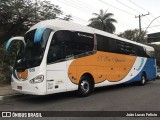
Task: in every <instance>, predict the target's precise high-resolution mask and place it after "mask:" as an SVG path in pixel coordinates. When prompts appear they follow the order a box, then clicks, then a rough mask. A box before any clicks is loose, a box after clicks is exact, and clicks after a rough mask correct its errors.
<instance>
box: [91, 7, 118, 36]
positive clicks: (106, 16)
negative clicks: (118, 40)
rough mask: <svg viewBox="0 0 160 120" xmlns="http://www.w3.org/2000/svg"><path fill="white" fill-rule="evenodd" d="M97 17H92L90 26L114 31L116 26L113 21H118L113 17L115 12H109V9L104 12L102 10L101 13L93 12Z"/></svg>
mask: <svg viewBox="0 0 160 120" xmlns="http://www.w3.org/2000/svg"><path fill="white" fill-rule="evenodd" d="M93 15H95V16H96V17H95V18H91V19H90V20H89V21H90V22H91V23H90V24H89V26H91V27H93V28H96V29H99V30H103V31H106V32H109V33H114V32H115V30H116V28H115V26H114V24H113V23H117V21H116V20H115V19H113V18H112V16H113V13H107V10H106V11H105V12H104V11H103V10H100V13H99V14H98V13H93Z"/></svg>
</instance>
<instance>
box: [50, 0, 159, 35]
mask: <svg viewBox="0 0 160 120" xmlns="http://www.w3.org/2000/svg"><path fill="white" fill-rule="evenodd" d="M51 3H53V4H55V5H58V6H59V7H60V8H61V10H62V11H63V12H64V13H65V14H71V15H72V20H73V22H76V23H79V24H82V25H88V24H89V19H90V18H93V17H95V16H94V15H93V13H99V10H100V9H103V10H104V11H105V10H107V12H109V13H113V14H114V16H113V18H114V19H116V20H117V23H114V25H115V27H116V32H115V34H119V33H121V32H124V31H125V30H128V29H135V28H137V29H139V19H138V18H135V16H138V15H142V14H143V15H145V14H148V12H149V15H146V16H143V17H141V26H142V30H146V28H147V26H148V25H149V24H150V23H151V21H152V20H153V19H154V18H156V17H158V16H160V0H51ZM147 31H148V33H155V32H160V18H158V19H156V20H154V22H153V23H152V24H151V25H150V27H149V28H148V30H147Z"/></svg>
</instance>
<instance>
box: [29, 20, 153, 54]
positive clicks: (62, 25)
mask: <svg viewBox="0 0 160 120" xmlns="http://www.w3.org/2000/svg"><path fill="white" fill-rule="evenodd" d="M39 27H45V28H50V29H53V30H55V31H57V30H71V31H81V32H87V33H92V34H100V35H104V36H107V37H111V38H114V39H117V40H121V41H125V42H129V43H132V44H136V45H139V46H142V47H144V48H146V49H147V50H149V51H154V48H153V47H151V46H147V45H144V44H141V43H138V42H135V41H131V40H128V39H125V38H121V37H118V36H117V35H114V34H111V33H108V32H104V31H101V30H98V29H95V28H92V27H88V26H84V25H80V24H77V23H74V22H69V21H64V20H58V19H51V20H45V21H41V22H39V23H37V24H35V25H34V26H32V27H31V28H30V29H29V30H28V31H31V30H33V29H36V28H39ZM28 31H27V32H28Z"/></svg>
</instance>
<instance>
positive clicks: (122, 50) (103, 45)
mask: <svg viewBox="0 0 160 120" xmlns="http://www.w3.org/2000/svg"><path fill="white" fill-rule="evenodd" d="M96 38H97V50H98V51H104V52H112V53H119V54H125V55H134V56H140V57H152V58H154V54H155V53H154V51H149V50H146V49H145V48H144V47H142V46H138V45H135V44H132V43H129V42H125V41H121V40H116V39H114V38H109V37H106V36H102V35H96Z"/></svg>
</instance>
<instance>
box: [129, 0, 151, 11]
mask: <svg viewBox="0 0 160 120" xmlns="http://www.w3.org/2000/svg"><path fill="white" fill-rule="evenodd" d="M129 1H130V2H131V3H133V4H134V5H135V6H137V7H139V8H141V9H142V10H144V11H147V10H145V9H144V8H142V7H141V6H139V5H138V4H136V3H134V2H133V1H131V0H129ZM147 12H148V11H147Z"/></svg>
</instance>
